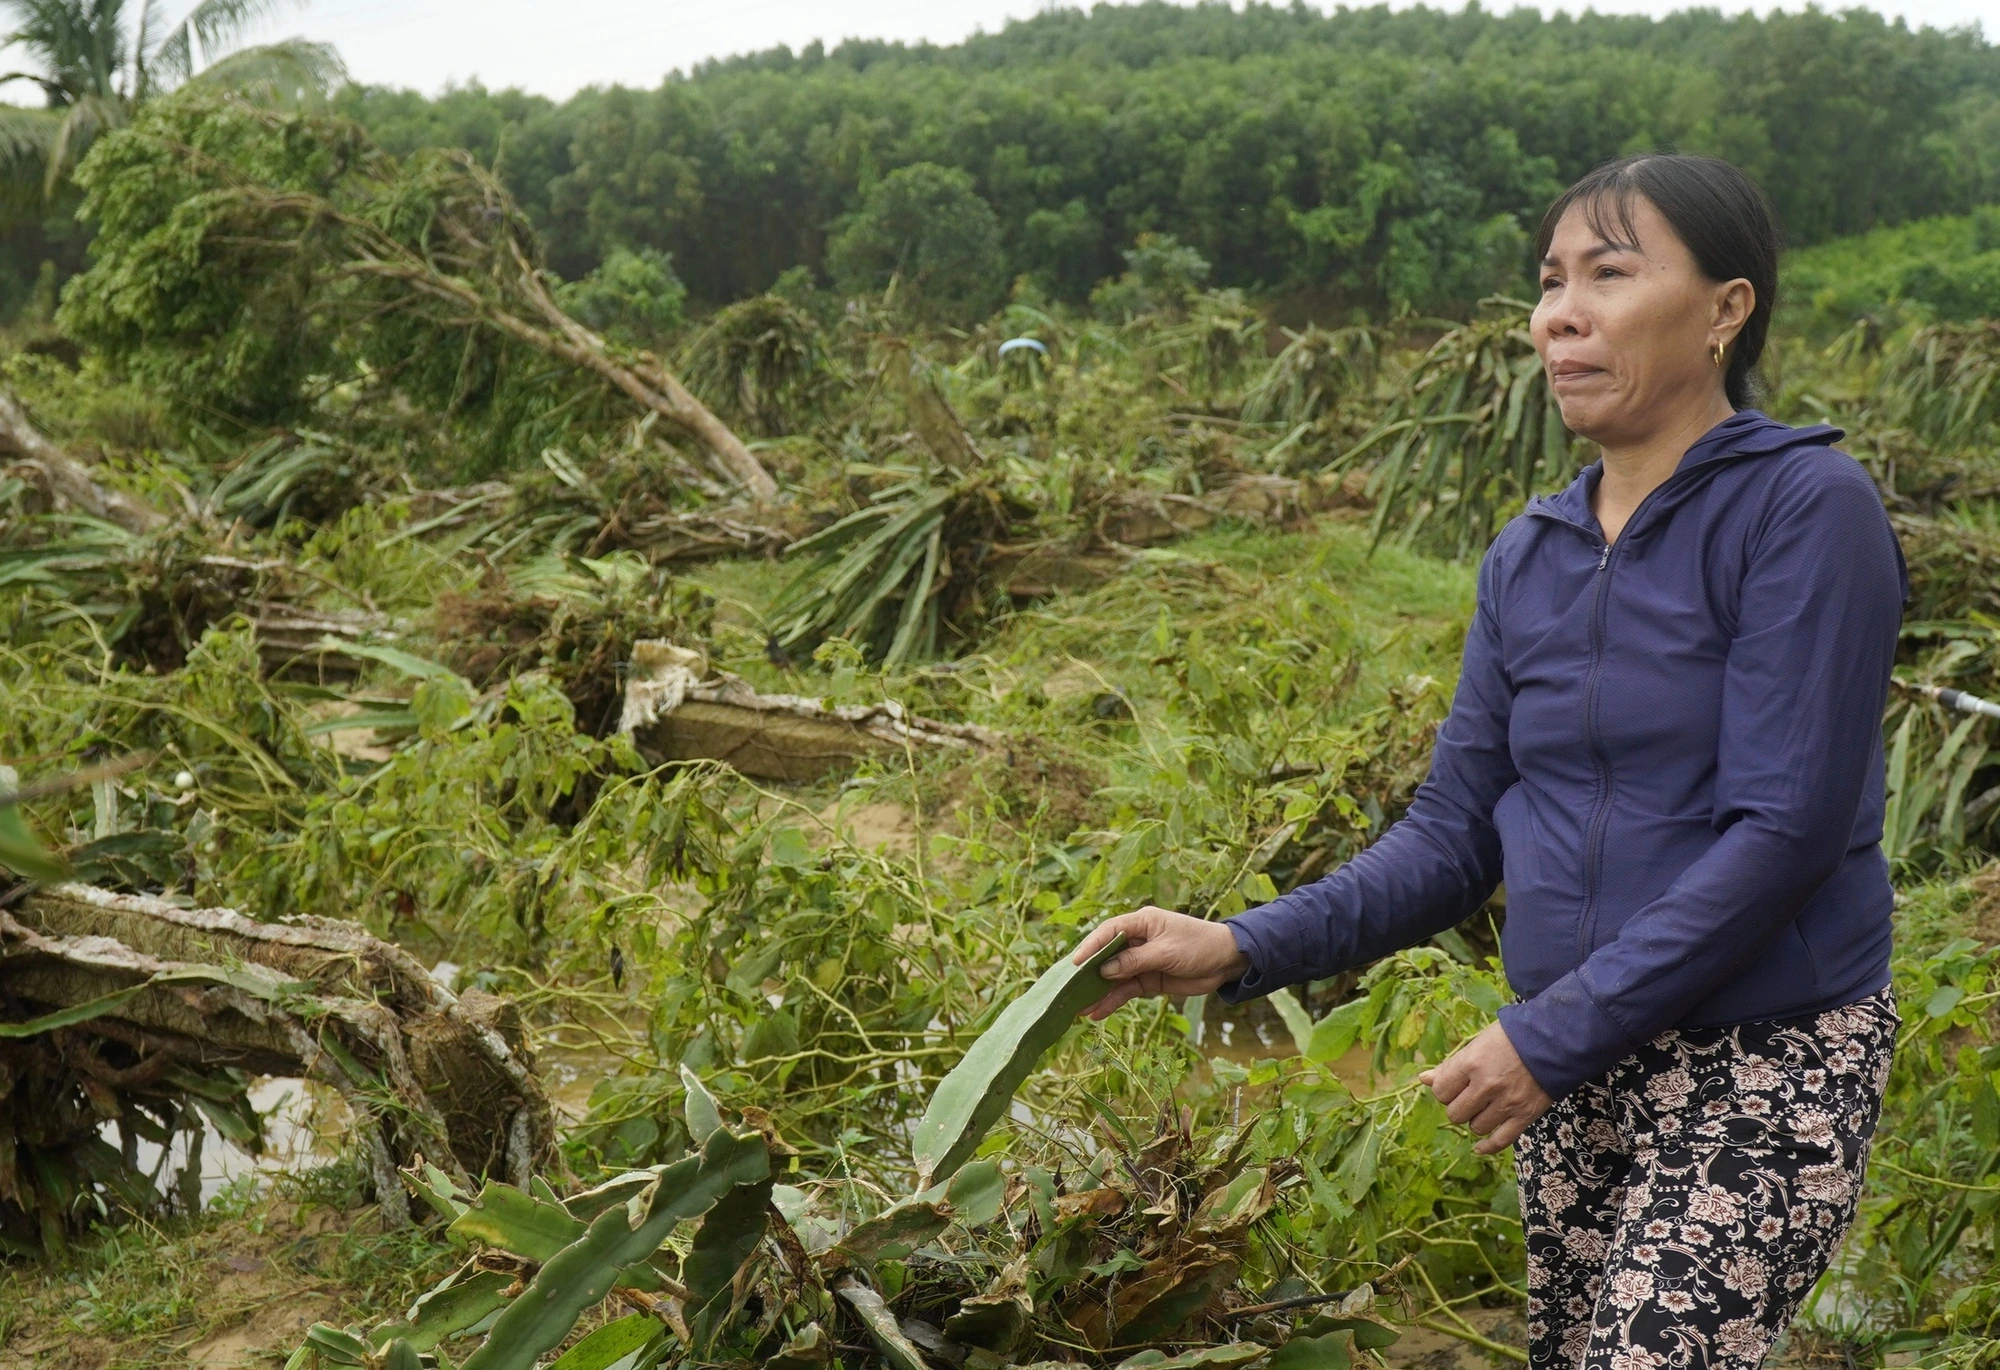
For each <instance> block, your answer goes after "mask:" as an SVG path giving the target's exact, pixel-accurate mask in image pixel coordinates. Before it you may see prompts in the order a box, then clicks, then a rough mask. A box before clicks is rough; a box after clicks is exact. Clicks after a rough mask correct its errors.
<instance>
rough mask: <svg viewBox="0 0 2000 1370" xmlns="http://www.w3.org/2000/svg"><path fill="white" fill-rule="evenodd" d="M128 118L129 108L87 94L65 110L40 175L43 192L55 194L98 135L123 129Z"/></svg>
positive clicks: (112, 98)
mask: <svg viewBox="0 0 2000 1370" xmlns="http://www.w3.org/2000/svg"><path fill="white" fill-rule="evenodd" d="M130 118H131V110H130V108H129V107H128V106H127V105H126V103H125V102H124V101H123V100H121V99H119V98H118V97H116V96H103V95H86V96H84V97H83V98H82V99H81V100H78V101H77V102H76V103H75V104H73V105H71V106H70V107H69V108H68V109H66V110H64V111H63V112H62V119H61V122H59V123H58V124H57V125H56V133H55V138H54V140H53V141H52V142H51V143H50V145H49V154H48V161H47V164H46V166H45V167H44V169H43V173H42V190H43V192H44V193H45V194H49V195H53V194H55V192H56V187H57V186H59V185H61V184H62V182H63V180H64V179H65V178H66V177H67V176H68V175H69V174H70V172H72V171H74V170H76V164H77V163H78V162H80V161H82V160H83V156H84V154H85V153H87V152H89V151H90V145H91V144H92V143H95V142H96V141H97V139H98V137H99V136H100V135H101V134H105V133H109V132H110V131H111V130H112V129H114V128H122V127H123V126H124V125H125V124H126V123H127V122H128V121H129V120H130Z"/></svg>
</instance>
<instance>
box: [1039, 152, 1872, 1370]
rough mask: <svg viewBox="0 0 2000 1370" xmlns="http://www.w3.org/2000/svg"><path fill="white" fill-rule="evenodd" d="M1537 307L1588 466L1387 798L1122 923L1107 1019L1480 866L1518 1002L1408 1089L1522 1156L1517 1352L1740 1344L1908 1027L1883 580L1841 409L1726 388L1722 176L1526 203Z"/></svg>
mask: <svg viewBox="0 0 2000 1370" xmlns="http://www.w3.org/2000/svg"><path fill="white" fill-rule="evenodd" d="M1536 249H1537V250H1536V255H1537V257H1538V258H1539V259H1540V262H1541V266H1540V276H1541V301H1540V303H1539V304H1538V305H1537V306H1536V308H1535V312H1534V318H1533V323H1532V329H1533V334H1534V341H1535V347H1536V350H1537V351H1538V352H1539V353H1540V356H1541V360H1542V365H1543V368H1544V370H1545V372H1546V374H1547V376H1548V380H1549V385H1550V387H1551V389H1552V390H1553V392H1554V394H1555V396H1556V399H1557V402H1558V403H1559V404H1560V405H1561V407H1562V415H1563V421H1564V422H1565V423H1566V424H1568V426H1569V427H1570V429H1571V430H1572V431H1573V432H1575V433H1577V434H1578V435H1580V436H1582V437H1584V438H1588V439H1590V440H1591V441H1592V442H1594V443H1596V444H1597V446H1598V448H1599V449H1600V450H1601V452H1602V454H1603V459H1602V460H1601V461H1600V462H1599V463H1597V464H1596V465H1594V466H1591V467H1590V468H1588V469H1587V470H1585V471H1584V472H1583V473H1582V474H1581V475H1580V476H1578V477H1577V479H1576V481H1575V482H1574V483H1573V484H1572V485H1570V487H1569V488H1568V489H1566V490H1564V491H1562V492H1561V493H1560V494H1557V495H1554V496H1552V497H1548V498H1539V499H1535V500H1531V501H1530V502H1529V504H1528V507H1527V510H1526V512H1525V513H1523V514H1522V516H1521V517H1519V518H1517V519H1515V520H1513V521H1512V522H1511V523H1509V524H1508V525H1507V527H1506V528H1505V529H1503V530H1502V531H1501V533H1500V536H1499V537H1498V538H1497V539H1495V541H1494V543H1493V546H1492V548H1491V550H1490V551H1488V553H1487V555H1486V558H1485V561H1484V563H1483V564H1482V565H1481V567H1480V573H1479V588H1478V600H1477V607H1476V609H1475V612H1474V616H1473V621H1472V624H1471V627H1470V629H1469V630H1468V632H1467V637H1466V644H1465V662H1464V670H1463V674H1462V676H1461V677H1460V680H1459V684H1458V691H1457V694H1456V696H1455V697H1454V699H1453V702H1452V709H1451V715H1450V717H1449V718H1448V719H1446V721H1445V723H1444V725H1443V727H1442V728H1440V729H1439V731H1438V739H1437V747H1436V752H1435V754H1434V756H1433V759H1432V765H1431V773H1430V776H1429V778H1428V779H1427V780H1426V781H1425V783H1424V785H1423V786H1422V787H1421V788H1420V789H1419V790H1418V791H1417V794H1416V797H1415V799H1414V801H1413V802H1412V803H1411V806H1410V811H1409V814H1408V816H1407V817H1405V818H1404V819H1403V820H1402V821H1401V822H1399V823H1397V824H1395V825H1394V826H1393V827H1391V828H1390V829H1389V830H1388V831H1387V832H1386V833H1384V834H1383V835H1382V837H1381V839H1380V840H1379V841H1377V842H1376V843H1375V844H1374V845H1373V846H1371V847H1369V848H1368V849H1367V850H1366V851H1364V852H1362V853H1361V854H1360V855H1359V856H1357V857H1356V858H1355V859H1354V860H1353V861H1351V862H1349V863H1348V864H1347V865H1346V866H1345V867H1343V868H1342V869H1340V870H1338V871H1336V872H1334V873H1333V874H1332V875H1329V876H1327V877H1326V878H1325V879H1323V880H1321V881H1319V882H1317V883H1316V884H1313V885H1308V886H1305V887H1303V888H1301V889H1297V890H1294V891H1293V892H1291V893H1290V894H1288V895H1286V896H1284V897H1283V898H1281V899H1279V900H1277V901H1276V902H1274V903H1271V904H1267V905H1265V906H1264V907H1262V908H1257V909H1252V910H1250V911H1249V912H1247V913H1244V914H1242V915H1240V916H1238V917H1236V918H1232V919H1230V920H1229V921H1227V922H1226V923H1210V922H1205V921H1202V920H1200V919H1195V918H1189V917H1186V916H1184V915H1182V914H1177V913H1169V912H1166V911H1165V910H1161V909H1155V908H1147V909H1142V910H1140V911H1139V912H1137V913H1132V914H1127V915H1125V916H1123V917H1120V918H1114V919H1111V920H1110V921H1109V922H1107V923H1105V924H1104V925H1103V926H1101V927H1100V928H1098V929H1097V930H1096V931H1094V932H1093V933H1092V934H1091V936H1090V937H1089V938H1088V939H1087V940H1086V941H1085V942H1084V943H1083V945H1082V947H1081V948H1080V949H1079V950H1078V952H1077V956H1078V959H1082V958H1083V957H1086V956H1088V955H1089V954H1090V953H1091V952H1093V951H1094V950H1096V948H1097V947H1099V946H1102V945H1103V944H1104V942H1105V941H1106V940H1108V939H1109V938H1110V937H1111V936H1113V935H1114V934H1117V933H1124V934H1125V935H1126V937H1127V938H1128V939H1129V940H1130V943H1131V945H1130V946H1129V947H1128V948H1127V949H1126V950H1125V951H1123V952H1121V953H1120V954H1119V955H1118V956H1116V957H1114V958H1113V959H1112V960H1111V961H1110V962H1109V964H1108V965H1107V966H1106V968H1105V973H1106V975H1107V976H1108V977H1109V978H1111V979H1112V980H1114V981H1117V982H1118V983H1117V987H1116V988H1115V989H1114V990H1113V991H1112V992H1111V993H1110V994H1108V995H1106V996H1105V997H1104V999H1102V1000H1101V1001H1100V1002H1099V1003H1097V1004H1096V1005H1094V1006H1093V1007H1092V1008H1091V1009H1090V1010H1089V1012H1090V1015H1091V1016H1092V1017H1095V1018H1100V1019H1101V1018H1103V1017H1104V1016H1105V1015H1107V1014H1108V1013H1110V1012H1111V1011H1113V1010H1114V1009H1116V1008H1117V1007H1118V1006H1119V1005H1120V1004H1122V1003H1124V1002H1125V1001H1127V1000H1128V999H1131V998H1133V997H1135V996H1138V995H1142V994H1198V993H1204V992H1208V991H1213V990H1220V991H1221V993H1222V995H1223V997H1224V998H1225V999H1228V1000H1230V1001H1231V1002H1235V1001H1239V1000H1241V999H1244V998H1248V997H1251V996H1254V995H1259V994H1264V993H1268V992H1269V991H1271V990H1273V989H1276V988H1278V987H1279V986H1281V985H1286V984H1291V983H1294V982H1297V981H1302V980H1309V979H1314V978H1318V977H1322V976H1328V975H1332V974H1334V973H1336V972H1338V971H1341V970H1344V969H1346V968H1347V967H1349V966H1354V965H1358V964H1361V963H1363V962H1366V961H1369V960H1372V959H1374V958H1376V957H1380V956H1383V955H1386V954H1388V953H1390V952H1393V951H1395V950H1397V949H1398V948H1401V947H1404V946H1408V945H1410V944H1412V943H1415V942H1420V941H1422V940H1424V939H1425V938H1428V937H1430V936H1433V935H1435V934H1436V933H1438V932H1440V931H1443V930H1444V929H1446V928H1449V927H1451V926H1452V925H1453V924H1455V923H1457V922H1458V921H1459V920H1461V919H1462V918H1464V917H1466V916H1467V915H1468V914H1470V913H1471V912H1472V911H1474V910H1475V909H1477V908H1478V907H1479V906H1480V905H1481V904H1482V903H1483V902H1484V901H1485V900H1486V898H1487V897H1488V896H1489V895H1491V894H1492V893H1493V891H1494V889H1495V887H1496V886H1497V885H1498V884H1499V883H1500V882H1501V881H1502V880H1503V879H1504V880H1505V882H1506V887H1507V916H1506V925H1505V929H1504V931H1503V933H1502V935H1501V951H1502V956H1503V959H1504V961H1505V965H1506V970H1507V976H1508V980H1509V982H1510V983H1511V985H1512V986H1513V988H1514V990H1515V992H1516V994H1517V995H1518V996H1519V999H1518V1002H1515V1003H1513V1004H1510V1005H1508V1006H1507V1007H1505V1008H1503V1009H1502V1010H1501V1011H1500V1020H1499V1022H1497V1023H1495V1024H1493V1025H1492V1026H1490V1027H1488V1028H1487V1029H1486V1030H1485V1031H1483V1032H1481V1033H1479V1034H1478V1035H1477V1036H1475V1037H1474V1038H1473V1039H1472V1040H1471V1041H1469V1042H1467V1043H1466V1044H1465V1045H1464V1046H1462V1047H1461V1048H1460V1049H1459V1050H1458V1051H1457V1052H1455V1053H1454V1054H1453V1055H1451V1056H1450V1057H1449V1058H1448V1059H1446V1060H1445V1061H1444V1062H1443V1063H1441V1064H1440V1065H1438V1066H1437V1067H1436V1068H1435V1069H1433V1070H1430V1071H1426V1072H1425V1073H1424V1075H1423V1076H1422V1078H1423V1079H1424V1081H1425V1082H1426V1083H1428V1084H1429V1085H1430V1086H1431V1087H1432V1089H1433V1090H1434V1091H1435V1092H1436V1095H1437V1098H1438V1100H1439V1101H1440V1102H1441V1103H1442V1104H1443V1105H1444V1106H1445V1110H1446V1112H1447V1113H1448V1115H1449V1116H1450V1117H1451V1119H1452V1121H1453V1122H1456V1123H1462V1124H1465V1125H1467V1126H1469V1127H1470V1128H1471V1129H1472V1131H1473V1132H1475V1133H1477V1134H1479V1135H1480V1137H1481V1138H1482V1140H1481V1141H1480V1142H1479V1143H1478V1144H1477V1149H1478V1150H1480V1151H1481V1152H1485V1153H1489V1154H1490V1153H1493V1152H1496V1151H1499V1150H1501V1149H1502V1148H1504V1147H1506V1146H1508V1145H1510V1144H1514V1145H1515V1157H1516V1164H1517V1166H1518V1168H1519V1172H1520V1178H1521V1211H1522V1221H1523V1225H1524V1228H1525V1234H1526V1241H1527V1255H1528V1294H1529V1299H1528V1319H1529V1328H1528V1331H1529V1341H1530V1355H1529V1363H1530V1364H1531V1365H1532V1366H1535V1367H1537V1368H1538V1370H1540V1368H1542V1367H1557V1366H1561V1367H1571V1366H1588V1367H1591V1370H1652V1368H1653V1367H1657V1366H1661V1365H1665V1364H1671V1365H1672V1366H1674V1367H1675V1370H1689V1368H1690V1367H1714V1366H1729V1367H1743V1368H1745V1370H1748V1367H1754V1366H1756V1365H1757V1364H1759V1363H1760V1362H1761V1361H1762V1359H1763V1357H1764V1354H1765V1352H1766V1351H1767V1350H1768V1349H1769V1348H1770V1346H1771V1343H1772V1342H1773V1341H1774V1340H1775V1339H1776V1337H1777V1335H1778V1333H1779V1332H1780V1331H1782V1330H1783V1329H1784V1327H1785V1325H1786V1323H1787V1322H1788V1321H1789V1320H1790V1318H1791V1316H1792V1314H1793V1313H1794V1312H1795V1311H1796V1310H1797V1308H1798V1304H1799V1301H1800V1300H1801V1299H1802V1298H1803V1297H1804V1295H1805V1293H1806V1292H1807V1291H1808V1290H1809V1289H1810V1288H1811V1287H1812V1284H1813V1282H1814V1281H1815V1280H1816V1279H1817V1278H1818V1277H1819V1275H1820V1274H1821V1272H1823V1271H1824V1270H1825V1269H1826V1266H1827V1263H1828V1261H1829V1260H1830V1258H1831V1256H1832V1253H1833V1249H1834V1247H1835V1246H1836V1245H1837V1244H1838V1242H1839V1240H1840V1238H1841V1236H1842V1234H1843V1233H1844V1232H1845V1230H1846V1228H1847V1225H1848V1223H1849V1222H1850V1220H1851V1219H1852V1217H1853V1213H1854V1206H1855V1201H1856V1197H1857V1192H1858V1190H1859V1188H1860V1184H1861V1178H1862V1172H1863V1169H1864V1167H1865V1166H1866V1163H1867V1153H1868V1142H1869V1139H1870V1137H1871V1135H1872V1133H1873V1131H1874V1127H1875V1120H1876V1116H1877V1114H1878V1112H1879V1110H1880V1106H1881V1099H1882V1091H1883V1087H1884V1085H1885V1083H1886V1079H1887V1074H1888V1068H1889V1055H1890V1049H1891V1047H1892V1045H1893V1043H1894V1039H1895V1031H1896V1027H1897V1019H1896V1014H1895V1008H1894V1005H1893V1001H1892V1000H1891V997H1890V994H1889V991H1888V989H1887V986H1888V983H1889V914H1890V906H1891V893H1890V887H1889V876H1888V867H1887V864H1886V862H1885V861H1884V858H1883V855H1882V851H1881V847H1880V839H1881V834H1882V807H1883V766H1882V739H1881V726H1880V725H1881V717H1882V706H1883V702H1884V696H1885V694H1886V692H1887V689H1888V682H1889V671H1890V666H1891V663H1892V660H1893V657H1894V653H1895V646H1896V634H1897V629H1898V623H1899V618H1900V615H1901V611H1902V602H1903V599H1904V597H1905V594H1906V591H1907V578H1906V576H1905V573H1904V569H1903V563H1902V555H1901V553H1900V551H1899V550H1898V548H1897V545H1896V540H1895V536H1894V534H1893V533H1892V532H1891V530H1890V528H1889V522H1888V519H1887V516H1886V515H1885V513H1884V512H1883V508H1882V504H1881V501H1880V499H1879V497H1878V496H1877V495H1876V493H1875V489H1874V486H1873V485H1872V484H1871V482H1870V481H1869V479H1868V477H1867V475H1866V474H1865V473H1864V472H1863V471H1862V469H1861V468H1860V467H1859V466H1858V465H1856V464H1855V462H1854V461H1853V460H1852V459H1850V458H1849V457H1847V456H1845V455H1843V454H1842V453H1840V452H1838V451H1836V450H1834V449H1833V448H1832V447H1831V446H1829V444H1830V443H1832V442H1835V441H1837V440H1838V439H1839V438H1840V436H1841V434H1840V433H1839V432H1838V431H1837V430H1834V429H1830V428H1825V427H1816V428H1803V429H1801V428H1788V427H1786V426H1785V425H1783V424H1780V423H1777V422H1775V421H1774V420H1772V419H1769V418H1767V417H1765V416H1764V415H1763V414H1761V413H1759V412H1757V411H1756V410H1755V409H1751V408H1749V407H1748V405H1749V401H1750V391H1751V382H1752V375H1753V372H1754V369H1755V367H1756V364H1757V359H1758V355H1759V354H1760V353H1761V352H1762V350H1763V347H1764V339H1765V335H1766V332H1767V330H1768V327H1769V324H1770V318H1771V307H1772V304H1773V301H1774V298H1775V294H1776V288H1777V258H1778V244H1777V233H1776V229H1775V227H1774V225H1773V222H1772V217H1771V213H1770V210H1769V207H1768V206H1767V205H1766V203H1765V201H1764V198H1763V196H1762V195H1761V194H1760V193H1759V192H1758V190H1757V189H1756V187H1755V186H1754V185H1752V184H1751V183H1750V182H1749V180H1747V179H1746V178H1745V177H1744V176H1743V175H1742V173H1740V172H1739V171H1737V170H1736V169H1735V168H1734V167H1731V166H1729V165H1728V164H1726V163H1723V162H1719V161H1714V160H1711V159H1707V158H1696V157H1678V156H1672V157H1670V156H1644V157H1634V158H1628V159H1626V160H1623V161H1620V162H1615V163H1612V164H1611V165H1608V166H1605V167H1603V168H1600V169H1599V170H1597V171H1595V172H1593V173H1592V174H1591V175H1589V176H1587V177H1586V178H1584V179H1583V180H1582V181H1580V182H1578V183H1577V184H1576V185H1575V186H1573V187H1571V189H1570V190H1569V191H1568V192H1567V193H1565V194H1564V195H1563V196H1562V198H1561V199H1559V200H1558V201H1556V203H1555V204H1554V205H1553V206H1552V207H1551V208H1550V210H1549V212H1548V215H1547V216H1546V217H1545V218H1544V220H1543V222H1542V226H1541V231H1540V234H1539V236H1538V239H1537V244H1536Z"/></svg>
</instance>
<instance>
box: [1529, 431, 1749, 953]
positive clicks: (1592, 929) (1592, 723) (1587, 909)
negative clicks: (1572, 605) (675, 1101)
mask: <svg viewBox="0 0 2000 1370" xmlns="http://www.w3.org/2000/svg"><path fill="white" fill-rule="evenodd" d="M1742 455H1744V454H1742V453H1735V452H1727V453H1720V454H1718V455H1716V456H1714V457H1710V458H1709V459H1708V460H1706V461H1703V462H1700V463H1698V464H1697V465H1695V466H1692V467H1689V468H1687V469H1686V470H1683V471H1676V472H1674V473H1673V474H1672V475H1671V476H1668V477H1667V478H1666V479H1665V480H1664V481H1662V482H1660V484H1658V485H1656V486H1655V487H1653V489H1652V490H1651V491H1650V492H1649V493H1648V494H1647V496H1646V497H1645V498H1644V499H1642V500H1640V501H1639V507H1638V508H1636V509H1634V510H1633V511H1632V515H1631V517H1630V518H1628V519H1626V520H1625V527H1624V528H1623V529H1621V530H1620V534H1619V541H1620V542H1623V541H1625V540H1626V539H1628V538H1629V537H1630V536H1631V534H1632V532H1633V531H1634V530H1635V529H1637V528H1638V527H1639V526H1640V522H1641V520H1642V519H1643V518H1644V516H1645V513H1646V507H1647V506H1648V505H1650V504H1652V503H1653V501H1654V499H1655V498H1656V497H1657V496H1658V495H1659V494H1660V493H1661V492H1662V491H1664V490H1667V489H1670V488H1671V487H1673V486H1676V485H1679V484H1681V483H1682V482H1683V480H1684V479H1685V478H1686V477H1689V476H1691V475H1693V474H1694V472H1696V471H1700V470H1702V469H1703V468H1704V467H1708V466H1712V465H1719V464H1720V463H1721V462H1723V461H1728V460H1734V459H1736V458H1738V457H1741V456H1742ZM1527 512H1528V513H1530V514H1533V515H1535V516H1536V517H1538V518H1546V519H1550V520H1553V521H1554V522H1556V523H1560V524H1563V525H1564V526H1566V527H1569V528H1574V529H1576V530H1577V531H1578V532H1579V533H1582V534H1583V535H1584V536H1585V537H1597V538H1599V539H1600V543H1601V546H1602V550H1601V551H1600V552H1599V554H1598V558H1597V570H1596V572H1595V574H1596V576H1597V591H1596V595H1595V598H1594V599H1593V601H1592V603H1591V609H1590V666H1589V670H1588V673H1587V674H1586V675H1585V677H1584V686H1583V734H1584V745H1585V746H1586V747H1587V748H1588V749H1589V751H1590V758H1591V760H1592V761H1593V762H1594V763H1595V764H1596V767H1597V802H1596V804H1595V805H1593V806H1592V809H1591V815H1590V825H1589V828H1588V829H1587V831H1586V833H1585V838H1584V849H1583V891H1584V894H1583V909H1582V911H1581V913H1580V914H1579V915H1578V916H1577V920H1576V952H1577V958H1578V959H1579V960H1583V959H1586V958H1588V957H1589V955H1590V953H1591V950H1592V948H1591V945H1590V943H1591V938H1592V937H1593V935H1594V934H1595V933H1596V930H1597V886H1598V881H1599V879H1600V877H1601V874H1602V869H1603V864H1604V857H1603V853H1602V851H1601V848H1602V846H1603V843H1604V833H1605V829H1606V828H1608V827H1609V826H1610V823H1611V791H1612V777H1611V759H1610V758H1609V757H1608V756H1606V755H1605V754H1604V739H1603V738H1602V737H1601V736H1600V735H1599V734H1598V730H1597V692H1598V685H1599V683H1600V678H1601V677H1602V675H1603V673H1604V653H1605V639H1606V638H1607V637H1608V636H1609V630H1608V627H1607V624H1606V621H1605V620H1606V617H1607V611H1606V607H1605V605H1606V601H1607V600H1608V599H1609V598H1610V594H1611V554H1612V553H1613V552H1614V551H1616V550H1617V544H1615V543H1612V542H1608V541H1603V540H1602V535H1601V534H1598V533H1594V532H1592V531H1591V529H1589V528H1588V527H1586V526H1584V525H1583V524H1580V523H1573V522H1571V521H1570V520H1569V519H1566V518H1564V517H1563V516H1562V515H1560V514H1557V513H1553V512H1550V511H1548V510H1541V509H1535V508H1532V507H1531V508H1530V509H1529V510H1528V511H1527Z"/></svg>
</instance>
